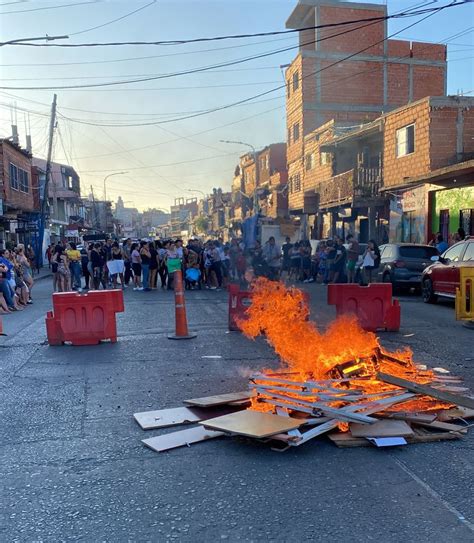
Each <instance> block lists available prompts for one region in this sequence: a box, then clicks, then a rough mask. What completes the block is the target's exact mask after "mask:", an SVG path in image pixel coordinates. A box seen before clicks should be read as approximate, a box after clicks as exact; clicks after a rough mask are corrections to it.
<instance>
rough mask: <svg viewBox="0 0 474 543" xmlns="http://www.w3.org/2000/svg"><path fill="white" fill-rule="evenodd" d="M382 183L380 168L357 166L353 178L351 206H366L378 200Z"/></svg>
mask: <svg viewBox="0 0 474 543" xmlns="http://www.w3.org/2000/svg"><path fill="white" fill-rule="evenodd" d="M382 183H383V181H382V170H381V168H357V169H356V170H355V178H354V202H353V207H366V206H368V205H371V204H373V203H375V202H374V201H376V200H379V199H380V198H381V196H380V189H381V188H382Z"/></svg>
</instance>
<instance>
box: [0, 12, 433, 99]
mask: <svg viewBox="0 0 474 543" xmlns="http://www.w3.org/2000/svg"><path fill="white" fill-rule="evenodd" d="M437 9H440V8H437ZM378 22H379V21H378V20H377V21H372V22H370V23H368V24H365V25H361V26H359V27H355V28H351V29H349V30H344V31H342V32H339V33H337V34H331V35H330V36H325V37H323V38H319V39H316V40H312V41H310V42H307V43H304V44H302V45H312V44H314V43H318V42H321V41H325V40H328V39H331V38H335V37H338V36H342V35H345V34H348V33H349V32H354V31H356V30H360V29H362V28H365V27H368V26H371V25H373V24H375V23H378ZM300 47H301V45H294V46H291V47H285V48H282V49H274V50H272V51H266V52H265V53H260V54H258V55H252V56H250V57H244V58H239V59H235V60H231V61H226V62H221V63H218V64H211V65H208V66H200V67H198V68H194V69H191V70H182V71H180V72H172V73H164V74H158V75H153V76H150V77H143V78H137V79H129V80H123V81H109V82H103V83H91V84H86V85H63V86H55V87H51V86H39V87H0V89H5V90H52V89H55V90H66V89H84V88H97V87H110V86H115V85H130V84H133V83H143V82H146V81H156V80H158V79H168V78H170V77H178V76H182V75H189V74H194V73H201V72H205V71H208V70H214V69H215V68H222V67H226V66H234V65H236V64H241V63H243V62H248V61H250V60H257V59H260V58H265V57H269V56H272V55H276V54H278V53H283V52H286V51H291V50H293V49H299V48H300Z"/></svg>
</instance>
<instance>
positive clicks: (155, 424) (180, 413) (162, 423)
mask: <svg viewBox="0 0 474 543" xmlns="http://www.w3.org/2000/svg"><path fill="white" fill-rule="evenodd" d="M133 417H134V419H135V420H136V421H137V422H138V424H139V425H140V426H141V428H142V430H153V429H154V428H166V427H167V426H174V425H175V424H187V423H191V422H198V421H200V420H202V417H201V414H200V413H199V411H195V410H193V409H191V408H189V407H175V408H173V409H159V410H157V411H144V412H142V413H134V415H133Z"/></svg>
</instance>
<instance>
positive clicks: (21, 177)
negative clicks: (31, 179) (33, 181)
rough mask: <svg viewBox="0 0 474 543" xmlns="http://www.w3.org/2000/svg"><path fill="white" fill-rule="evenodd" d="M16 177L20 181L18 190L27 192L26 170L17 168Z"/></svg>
mask: <svg viewBox="0 0 474 543" xmlns="http://www.w3.org/2000/svg"><path fill="white" fill-rule="evenodd" d="M18 178H19V181H20V191H21V192H28V185H29V183H28V172H27V171H26V170H21V169H20V168H18Z"/></svg>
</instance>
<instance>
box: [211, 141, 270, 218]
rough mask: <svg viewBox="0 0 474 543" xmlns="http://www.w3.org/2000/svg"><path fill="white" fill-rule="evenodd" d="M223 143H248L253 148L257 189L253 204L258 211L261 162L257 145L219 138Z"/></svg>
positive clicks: (254, 193) (254, 192) (244, 143)
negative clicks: (259, 162)
mask: <svg viewBox="0 0 474 543" xmlns="http://www.w3.org/2000/svg"><path fill="white" fill-rule="evenodd" d="M219 141H220V142H221V143H235V144H237V145H246V146H247V147H250V149H252V154H253V160H254V162H255V190H254V191H253V205H254V211H255V212H257V211H258V196H257V187H258V185H259V181H260V175H259V173H260V172H259V164H258V157H257V151H256V149H255V147H254V146H253V145H252V144H251V143H246V142H245V141H234V140H219Z"/></svg>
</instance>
